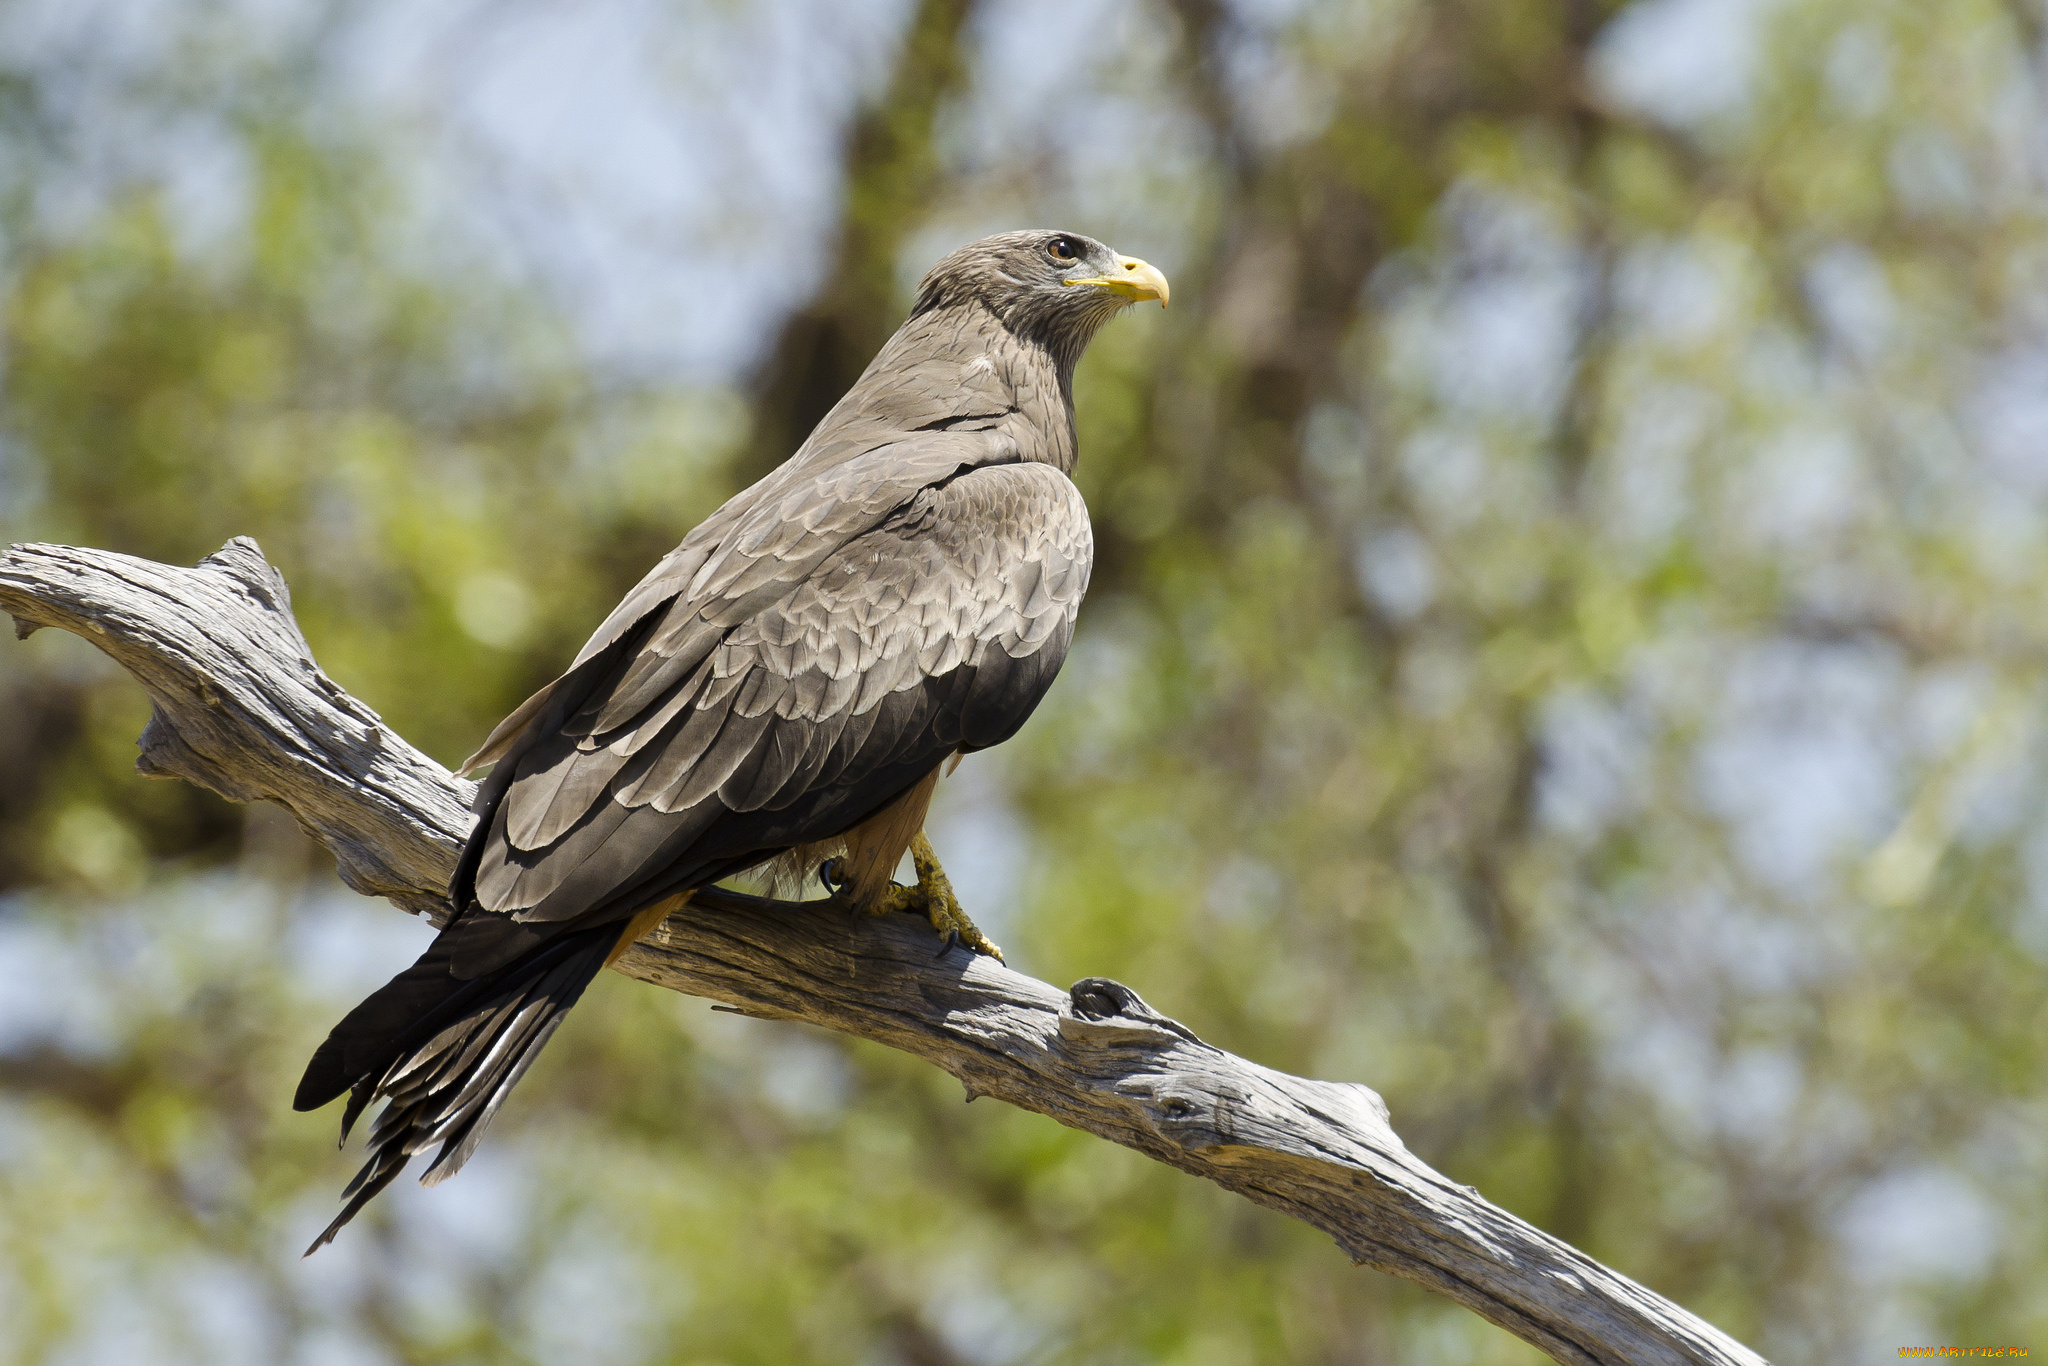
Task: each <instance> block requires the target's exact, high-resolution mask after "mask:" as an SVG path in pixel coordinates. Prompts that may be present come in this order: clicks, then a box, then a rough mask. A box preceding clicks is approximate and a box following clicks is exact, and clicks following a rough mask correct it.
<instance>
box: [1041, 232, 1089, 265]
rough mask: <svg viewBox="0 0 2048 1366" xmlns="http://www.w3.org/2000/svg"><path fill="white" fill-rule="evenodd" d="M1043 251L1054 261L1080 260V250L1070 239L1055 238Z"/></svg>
mask: <svg viewBox="0 0 2048 1366" xmlns="http://www.w3.org/2000/svg"><path fill="white" fill-rule="evenodd" d="M1045 250H1046V252H1047V253H1048V254H1049V255H1050V256H1051V257H1052V259H1053V260H1055V261H1078V260H1079V259H1080V258H1081V248H1080V246H1079V245H1078V244H1076V243H1075V241H1074V239H1073V238H1071V237H1055V238H1053V239H1052V245H1051V246H1049V247H1047V248H1046V249H1045Z"/></svg>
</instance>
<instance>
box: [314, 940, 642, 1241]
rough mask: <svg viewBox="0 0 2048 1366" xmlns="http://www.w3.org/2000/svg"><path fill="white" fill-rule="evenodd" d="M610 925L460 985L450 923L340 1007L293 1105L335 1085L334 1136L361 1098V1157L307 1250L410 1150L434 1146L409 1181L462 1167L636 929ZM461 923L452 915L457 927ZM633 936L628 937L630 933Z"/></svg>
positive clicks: (327, 1094)
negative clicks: (409, 959)
mask: <svg viewBox="0 0 2048 1366" xmlns="http://www.w3.org/2000/svg"><path fill="white" fill-rule="evenodd" d="M637 920H638V918H636V923H635V924H634V925H631V926H628V927H626V932H625V933H622V932H621V926H620V925H619V924H618V922H616V921H614V922H612V923H611V924H608V925H599V926H596V927H594V928H592V929H588V930H579V931H576V932H574V933H571V934H565V935H562V936H561V937H559V938H557V939H553V940H550V941H548V942H547V943H545V944H543V945H541V946H540V947H539V948H537V949H535V950H533V951H532V952H530V953H527V954H524V955H522V956H520V957H518V958H515V959H514V960H513V961H511V962H510V963H507V964H505V965H504V966H502V967H499V968H495V969H493V970H491V971H488V972H485V973H482V974H480V975H478V976H476V977H473V978H471V979H469V980H467V981H464V980H461V979H459V978H457V977H455V976H454V975H453V974H452V973H451V972H450V971H449V963H450V958H451V955H452V948H453V946H444V944H443V943H442V940H445V939H450V938H451V937H453V927H451V930H450V931H448V932H444V933H443V935H442V939H441V940H436V941H435V943H434V945H433V946H432V947H430V948H429V949H428V950H427V952H426V953H424V954H422V955H421V957H420V960H419V961H418V962H417V963H415V964H413V965H412V966H411V967H410V968H407V969H406V970H405V971H404V972H402V973H400V974H399V975H398V976H396V977H394V978H392V979H391V981H390V982H388V983H386V984H385V985H384V986H383V987H382V988H380V989H379V990H378V991H376V992H375V993H373V994H372V995H371V996H370V997H369V999H368V1000H365V1001H364V1002H363V1003H362V1004H361V1005H359V1006H357V1007H356V1008H355V1009H354V1010H352V1011H350V1012H349V1014H348V1016H347V1018H345V1019H344V1020H342V1022H341V1023H340V1024H338V1025H336V1026H335V1027H334V1031H333V1033H331V1034H329V1035H328V1036H327V1041H326V1042H325V1043H323V1044H321V1045H320V1048H319V1051H318V1052H316V1053H314V1055H313V1060H312V1062H311V1063H309V1064H308V1065H307V1067H306V1075H305V1076H304V1078H302V1079H301V1080H300V1082H299V1090H298V1094H297V1096H295V1097H294V1098H293V1101H292V1106H293V1108H294V1109H298V1110H313V1109H318V1108H319V1107H320V1106H322V1105H325V1104H327V1102H329V1101H331V1100H333V1099H334V1098H335V1097H337V1096H339V1095H340V1094H341V1093H342V1092H343V1091H347V1092H349V1100H348V1108H347V1110H345V1111H344V1112H343V1114H342V1117H341V1139H342V1142H343V1143H346V1142H347V1141H348V1135H349V1130H350V1129H351V1128H353V1127H354V1126H355V1122H356V1119H357V1117H358V1116H360V1115H361V1114H362V1112H363V1109H364V1107H366V1106H367V1105H369V1103H370V1102H371V1101H372V1100H376V1099H378V1098H380V1097H381V1098H385V1099H386V1100H387V1101H388V1103H387V1104H386V1105H385V1107H384V1108H383V1110H381V1111H380V1112H379V1113H378V1115H377V1118H376V1121H375V1123H373V1124H372V1125H371V1127H370V1159H369V1161H368V1162H366V1163H364V1164H363V1169H362V1170H361V1171H360V1172H358V1173H356V1178H355V1180H353V1181H351V1182H350V1183H349V1185H348V1188H347V1189H346V1190H344V1191H343V1192H342V1198H343V1199H344V1200H346V1201H347V1202H348V1203H347V1204H346V1205H345V1206H343V1208H342V1211H341V1214H340V1215H339V1216H338V1217H337V1218H336V1219H335V1221H334V1222H333V1223H331V1224H329V1225H328V1226H327V1230H326V1232H324V1233H322V1234H321V1235H320V1236H319V1237H318V1238H316V1239H314V1240H313V1245H312V1246H311V1247H309V1248H307V1249H306V1255H307V1256H309V1257H310V1256H311V1255H312V1254H313V1253H314V1252H316V1251H318V1250H319V1249H320V1248H321V1247H323V1246H325V1245H326V1244H327V1243H329V1242H332V1241H333V1239H334V1235H335V1234H336V1233H338V1232H340V1231H341V1227H342V1225H344V1224H346V1223H347V1222H348V1221H349V1220H351V1219H353V1218H355V1216H356V1213H357V1211H359V1210H361V1209H362V1207H363V1206H364V1205H366V1204H368V1203H369V1202H370V1200H371V1199H372V1197H374V1196H375V1195H376V1194H377V1192H379V1191H381V1190H383V1189H384V1187H386V1186H388V1185H390V1184H391V1181H392V1179H393V1178H394V1177H396V1176H397V1175H398V1173H399V1172H400V1171H402V1170H403V1169H404V1167H405V1165H406V1163H407V1162H408V1161H410V1160H411V1158H412V1155H413V1154H414V1153H416V1152H419V1151H420V1150H422V1149H424V1148H427V1147H430V1146H432V1145H433V1144H435V1143H439V1144H440V1145H441V1151H440V1154H439V1155H438V1156H436V1157H435V1158H434V1161H433V1164H432V1165H431V1166H429V1167H428V1168H427V1170H426V1172H425V1173H424V1174H422V1176H421V1177H420V1184H421V1185H426V1186H431V1185H435V1184H436V1183H438V1182H441V1181H445V1180H447V1179H448V1178H449V1177H451V1176H453V1175H455V1173H456V1172H457V1171H459V1170H461V1168H462V1164H463V1163H465V1162H467V1161H468V1160H469V1156H470V1154H471V1153H473V1152H475V1151H476V1145H477V1142H478V1141H479V1140H480V1139H481V1138H482V1137H483V1132H484V1128H485V1126H486V1125H488V1124H489V1123H490V1122H491V1116H493V1115H495V1114H496V1113H497V1112H498V1107H499V1106H500V1105H502V1104H503V1103H504V1101H505V1097H506V1096H507V1095H508V1094H509V1093H510V1092H511V1090H512V1088H513V1086H514V1085H516V1084H517V1083H518V1081H519V1079H520V1077H522V1076H524V1075H525V1074H526V1069H527V1068H528V1067H529V1066H531V1065H532V1063H533V1060H534V1058H535V1057H536V1056H537V1055H538V1054H539V1053H540V1050H541V1047H542V1045H544V1044H546V1043H547V1041H548V1039H549V1037H550V1036H552V1035H553V1034H554V1032H555V1029H556V1027H557V1026H558V1025H560V1024H561V1023H562V1017H563V1016H564V1015H566V1014H568V1012H569V1007H571V1006H573V1005H575V1004H576V1002H577V999H578V998H580V997H581V996H582V995H583V989H584V988H585V987H587V986H589V985H590V980H591V978H593V977H595V976H596V975H597V972H598V969H600V968H602V967H603V966H604V965H605V964H606V963H607V962H609V961H610V960H611V959H612V958H613V957H616V956H617V954H618V953H620V952H623V951H624V949H625V947H627V946H628V945H630V943H631V942H632V940H631V939H629V938H627V937H626V935H627V934H628V933H631V931H632V930H634V929H644V928H646V927H643V926H640V925H638V923H637ZM459 923H460V922H458V924H459ZM638 937H639V936H638V934H633V935H632V938H634V939H637V938H638Z"/></svg>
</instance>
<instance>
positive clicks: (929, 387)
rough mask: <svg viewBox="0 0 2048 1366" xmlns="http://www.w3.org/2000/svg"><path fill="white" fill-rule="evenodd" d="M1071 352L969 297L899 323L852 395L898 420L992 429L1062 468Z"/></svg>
mask: <svg viewBox="0 0 2048 1366" xmlns="http://www.w3.org/2000/svg"><path fill="white" fill-rule="evenodd" d="M1079 358H1080V348H1079V347H1074V348H1071V351H1069V350H1068V349H1067V348H1061V347H1058V346H1055V345H1050V344H1048V343H1047V341H1045V340H1042V339H1040V338H1037V337H1034V336H1031V335H1029V334H1028V333H1023V334H1020V333H1019V332H1017V331H1014V330H1012V329H1011V328H1009V327H1006V326H1005V325H1004V324H1003V322H1002V321H1001V320H1000V319H998V318H997V317H996V316H995V315H994V314H993V313H991V312H989V311H988V309H986V308H985V307H983V306H982V305H981V304H980V303H979V302H978V301H975V302H970V303H967V304H962V305H958V306H955V307H953V308H944V309H934V310H932V311H930V312H927V313H923V314H920V315H918V316H916V317H913V318H912V319H910V321H908V322H906V323H905V324H904V325H903V327H902V328H901V329H900V330H899V331H898V332H897V333H896V335H895V336H894V337H892V338H890V339H889V342H888V344H887V345H886V346H884V347H883V348H882V351H881V354H879V355H877V356H876V357H875V359H874V362H873V364H871V365H870V366H869V367H868V370H867V373H866V374H865V375H863V376H862V378H861V381H860V383H859V384H857V385H855V386H854V394H860V395H862V396H863V397H862V399H861V400H860V406H861V408H862V409H863V410H864V411H866V412H868V413H872V414H882V413H892V414H900V415H901V416H902V418H903V420H904V425H906V426H913V427H916V428H919V429H922V430H927V431H929V430H936V429H941V428H958V429H961V430H975V431H997V432H1001V433H1002V434H1004V435H1006V436H1008V437H1010V438H1011V439H1012V440H1013V441H1014V443H1015V445H1016V448H1017V450H1018V453H1019V454H1020V455H1021V457H1022V458H1023V459H1025V460H1031V461H1038V462H1041V463H1043V464H1047V465H1051V466H1053V467H1055V468H1056V469H1058V470H1060V471H1061V472H1062V473H1069V474H1070V473H1072V472H1073V468H1074V462H1075V460H1076V458H1077V457H1078V454H1079V448H1078V444H1077V442H1076V434H1075V429H1074V363H1075V362H1076V361H1077V360H1078V359H1079ZM854 394H849V395H848V398H849V399H853V398H854Z"/></svg>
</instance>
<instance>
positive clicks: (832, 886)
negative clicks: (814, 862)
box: [818, 858, 844, 896]
mask: <svg viewBox="0 0 2048 1366" xmlns="http://www.w3.org/2000/svg"><path fill="white" fill-rule="evenodd" d="M818 882H819V884H820V885H822V886H823V887H824V889H825V895H827V896H838V895H839V889H840V887H841V886H843V885H844V884H843V883H842V882H841V881H840V878H839V860H838V859H836V858H828V859H826V860H825V861H824V862H823V863H821V864H819V865H818Z"/></svg>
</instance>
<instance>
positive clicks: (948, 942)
mask: <svg viewBox="0 0 2048 1366" xmlns="http://www.w3.org/2000/svg"><path fill="white" fill-rule="evenodd" d="M964 942H965V941H964V940H962V939H961V938H960V931H958V930H947V931H946V932H945V933H944V934H942V935H940V936H939V951H938V952H937V953H936V954H934V955H933V956H932V961H933V962H934V963H936V962H938V961H939V959H941V958H944V957H945V956H946V955H947V954H949V953H951V952H952V951H953V950H954V949H956V948H959V947H960V946H961V945H962V944H963V943H964Z"/></svg>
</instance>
